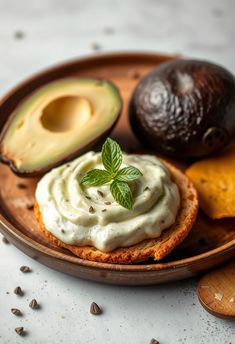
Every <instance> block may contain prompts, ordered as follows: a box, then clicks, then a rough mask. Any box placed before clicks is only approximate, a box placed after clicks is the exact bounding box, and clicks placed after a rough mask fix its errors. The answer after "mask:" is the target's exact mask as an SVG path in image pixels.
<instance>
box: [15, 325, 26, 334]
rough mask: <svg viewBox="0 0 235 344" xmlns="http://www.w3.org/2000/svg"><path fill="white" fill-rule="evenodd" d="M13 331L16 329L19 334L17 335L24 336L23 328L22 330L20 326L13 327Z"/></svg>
mask: <svg viewBox="0 0 235 344" xmlns="http://www.w3.org/2000/svg"><path fill="white" fill-rule="evenodd" d="M15 331H16V333H17V334H18V335H19V336H24V334H25V330H24V328H23V327H22V326H21V327H16V328H15Z"/></svg>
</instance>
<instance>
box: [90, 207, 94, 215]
mask: <svg viewBox="0 0 235 344" xmlns="http://www.w3.org/2000/svg"><path fill="white" fill-rule="evenodd" d="M89 213H91V214H94V213H95V209H94V208H93V207H92V206H90V208H89Z"/></svg>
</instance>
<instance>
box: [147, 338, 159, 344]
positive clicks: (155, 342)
mask: <svg viewBox="0 0 235 344" xmlns="http://www.w3.org/2000/svg"><path fill="white" fill-rule="evenodd" d="M149 344H160V343H159V341H158V340H157V339H155V338H152V339H151V340H150V343H149Z"/></svg>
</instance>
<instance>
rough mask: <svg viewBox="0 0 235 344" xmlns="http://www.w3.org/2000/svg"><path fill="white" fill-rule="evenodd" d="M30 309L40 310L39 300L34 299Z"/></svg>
mask: <svg viewBox="0 0 235 344" xmlns="http://www.w3.org/2000/svg"><path fill="white" fill-rule="evenodd" d="M29 307H30V308H32V309H38V308H39V304H38V303H37V300H35V299H33V300H32V301H30V303H29Z"/></svg>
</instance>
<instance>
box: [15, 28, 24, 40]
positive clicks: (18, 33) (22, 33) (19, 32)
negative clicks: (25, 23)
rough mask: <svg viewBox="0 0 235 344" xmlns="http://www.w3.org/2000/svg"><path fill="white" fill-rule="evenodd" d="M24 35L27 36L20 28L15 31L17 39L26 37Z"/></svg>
mask: <svg viewBox="0 0 235 344" xmlns="http://www.w3.org/2000/svg"><path fill="white" fill-rule="evenodd" d="M24 36H25V34H24V32H23V31H20V30H18V31H16V32H15V33H14V37H15V39H22V38H24Z"/></svg>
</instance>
